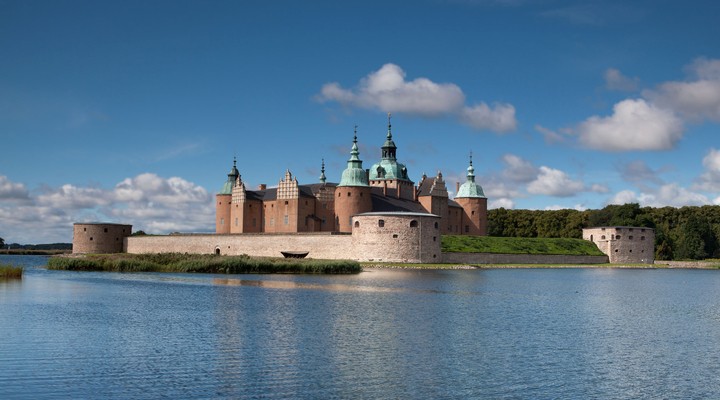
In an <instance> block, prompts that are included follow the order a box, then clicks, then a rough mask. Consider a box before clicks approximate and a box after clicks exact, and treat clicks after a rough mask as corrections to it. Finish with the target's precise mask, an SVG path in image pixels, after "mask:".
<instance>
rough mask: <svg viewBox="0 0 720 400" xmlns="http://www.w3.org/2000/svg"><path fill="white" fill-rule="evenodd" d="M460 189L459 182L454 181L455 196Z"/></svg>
mask: <svg viewBox="0 0 720 400" xmlns="http://www.w3.org/2000/svg"><path fill="white" fill-rule="evenodd" d="M459 191H460V182H455V195H456V196H457V194H458V192H459Z"/></svg>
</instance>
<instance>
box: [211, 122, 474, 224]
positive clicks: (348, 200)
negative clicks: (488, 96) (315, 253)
mask: <svg viewBox="0 0 720 400" xmlns="http://www.w3.org/2000/svg"><path fill="white" fill-rule="evenodd" d="M359 154H360V153H359V151H358V146H357V131H356V132H355V136H354V138H353V144H352V148H351V151H350V158H349V159H348V162H347V168H345V170H344V171H343V172H342V176H341V178H340V183H331V182H327V179H326V177H325V165H324V163H323V165H322V169H321V175H320V178H319V182H318V183H314V184H309V185H300V184H299V183H298V181H297V178H294V177H293V176H292V174H291V173H290V171H286V172H285V177H284V178H283V179H281V180H280V182H279V183H278V186H277V188H268V187H267V185H264V184H262V185H260V186H259V187H258V189H257V190H249V189H248V188H247V187H246V186H245V182H243V180H242V178H241V176H240V173H239V171H238V169H237V166H236V162H233V167H232V169H231V170H230V173H229V174H228V179H227V182H225V184H224V185H223V187H222V189H221V190H220V192H219V193H218V194H217V196H216V200H217V202H216V217H215V231H216V233H294V232H352V228H353V226H352V217H353V216H354V215H358V214H363V213H368V212H412V213H430V214H434V215H437V216H439V217H440V221H439V223H440V232H441V234H453V235H486V234H487V198H486V197H485V195H484V193H483V189H482V187H481V186H480V185H478V184H477V183H475V173H474V172H475V169H474V168H473V165H472V158H470V165H469V166H468V168H467V180H466V181H465V183H463V184H462V185H460V183H459V182H458V184H457V190H456V195H455V198H454V199H450V198H449V196H448V191H447V187H446V186H445V181H444V180H443V176H442V173H441V172H438V173H437V175H436V176H435V177H433V178H430V177H427V176H425V175H423V176H422V179H421V180H420V182H419V183H418V184H417V186H416V185H415V184H414V182H413V181H411V180H410V178H409V176H408V170H407V167H406V166H405V165H404V164H402V163H400V162H398V160H397V146H395V142H394V141H393V137H392V130H391V124H390V118H388V131H387V136H386V139H385V143H384V144H383V145H382V148H381V159H380V161H379V162H377V163H375V164H374V165H373V166H372V167H371V168H369V169H363V167H362V160H360V158H359Z"/></svg>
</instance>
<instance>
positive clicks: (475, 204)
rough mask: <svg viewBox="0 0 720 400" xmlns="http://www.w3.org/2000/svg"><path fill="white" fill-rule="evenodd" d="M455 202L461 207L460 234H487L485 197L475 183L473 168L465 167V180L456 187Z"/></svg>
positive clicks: (471, 166)
mask: <svg viewBox="0 0 720 400" xmlns="http://www.w3.org/2000/svg"><path fill="white" fill-rule="evenodd" d="M455 202H457V203H458V204H460V206H461V207H462V208H463V217H462V222H461V225H460V234H462V235H475V236H486V235H487V197H485V193H484V192H483V189H482V187H481V186H480V185H478V184H477V183H475V168H474V167H473V165H472V155H470V166H469V167H468V168H467V180H466V181H465V183H463V184H462V186H460V187H459V188H458V191H457V195H455Z"/></svg>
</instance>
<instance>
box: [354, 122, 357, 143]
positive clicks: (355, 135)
mask: <svg viewBox="0 0 720 400" xmlns="http://www.w3.org/2000/svg"><path fill="white" fill-rule="evenodd" d="M353 143H357V124H355V129H354V130H353Z"/></svg>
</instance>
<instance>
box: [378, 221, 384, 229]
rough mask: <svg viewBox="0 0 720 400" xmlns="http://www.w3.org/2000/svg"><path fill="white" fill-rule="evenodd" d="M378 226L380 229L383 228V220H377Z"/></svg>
mask: <svg viewBox="0 0 720 400" xmlns="http://www.w3.org/2000/svg"><path fill="white" fill-rule="evenodd" d="M378 226H379V227H380V228H382V227H383V226H385V220H384V219H379V220H378Z"/></svg>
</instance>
